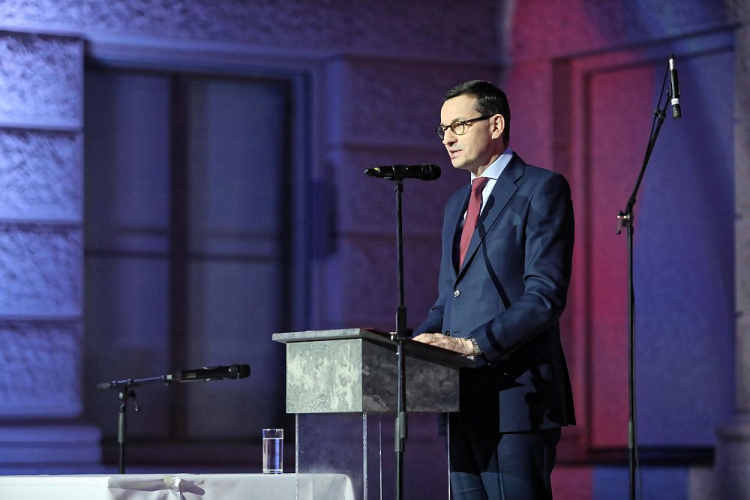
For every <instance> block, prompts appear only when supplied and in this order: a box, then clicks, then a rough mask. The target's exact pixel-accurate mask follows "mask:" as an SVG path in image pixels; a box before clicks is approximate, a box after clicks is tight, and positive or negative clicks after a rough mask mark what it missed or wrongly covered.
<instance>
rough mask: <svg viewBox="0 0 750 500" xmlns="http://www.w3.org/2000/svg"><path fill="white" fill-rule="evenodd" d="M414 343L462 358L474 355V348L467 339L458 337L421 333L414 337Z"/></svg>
mask: <svg viewBox="0 0 750 500" xmlns="http://www.w3.org/2000/svg"><path fill="white" fill-rule="evenodd" d="M414 340H415V341H416V342H422V343H423V344H430V345H434V346H437V347H442V348H443V349H448V350H449V351H453V352H457V353H459V354H462V355H464V356H473V355H474V346H473V345H472V344H471V341H470V340H469V339H463V338H459V337H448V336H447V335H443V334H442V333H421V334H419V335H417V336H416V337H414Z"/></svg>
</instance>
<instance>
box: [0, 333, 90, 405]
mask: <svg viewBox="0 0 750 500" xmlns="http://www.w3.org/2000/svg"><path fill="white" fill-rule="evenodd" d="M81 338H82V328H81V325H80V324H79V323H75V322H74V323H61V324H50V323H45V322H29V323H27V322H0V345H2V346H3V347H2V349H0V366H2V367H3V370H2V372H0V417H19V416H25V417H70V416H76V415H78V414H79V413H80V412H81V408H82V405H81V394H80V392H81V391H80V389H81V388H80V379H81V376H80V370H81V367H80V356H81ZM19 374H22V376H19Z"/></svg>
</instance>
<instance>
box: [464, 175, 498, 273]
mask: <svg viewBox="0 0 750 500" xmlns="http://www.w3.org/2000/svg"><path fill="white" fill-rule="evenodd" d="M488 180H490V179H489V177H477V178H476V179H474V180H473V181H471V196H470V197H469V209H468V210H467V211H466V220H465V221H464V229H463V231H462V232H461V243H460V245H459V254H458V255H459V259H458V268H459V269H461V266H463V265H464V258H465V257H466V251H467V250H468V249H469V243H470V242H471V236H472V235H473V234H474V230H475V229H476V228H477V222H478V221H479V212H481V211H482V190H483V189H484V185H485V184H487V181H488Z"/></svg>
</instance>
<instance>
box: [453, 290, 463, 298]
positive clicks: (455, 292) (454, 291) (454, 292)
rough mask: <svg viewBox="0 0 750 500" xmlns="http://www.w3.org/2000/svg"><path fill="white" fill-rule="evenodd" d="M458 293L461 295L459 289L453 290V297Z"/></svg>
mask: <svg viewBox="0 0 750 500" xmlns="http://www.w3.org/2000/svg"><path fill="white" fill-rule="evenodd" d="M459 295H461V290H458V289H456V290H453V296H454V297H458V296H459Z"/></svg>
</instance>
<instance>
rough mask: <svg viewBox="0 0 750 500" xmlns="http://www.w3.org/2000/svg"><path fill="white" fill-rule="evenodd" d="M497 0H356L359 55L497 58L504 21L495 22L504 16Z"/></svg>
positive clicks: (354, 20)
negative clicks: (500, 28) (462, 0)
mask: <svg viewBox="0 0 750 500" xmlns="http://www.w3.org/2000/svg"><path fill="white" fill-rule="evenodd" d="M498 4H499V2H495V1H490V0H479V1H474V2H466V3H462V4H460V6H459V5H457V4H456V2H454V1H452V0H435V1H431V2H401V1H399V0H386V1H380V2H362V1H359V2H353V11H354V15H353V16H352V24H353V27H354V29H353V30H352V35H353V41H352V48H353V49H354V50H355V51H356V52H357V53H360V54H372V53H380V54H388V53H398V54H399V55H406V56H420V55H424V54H434V55H438V56H440V57H441V58H443V59H451V60H456V61H461V62H465V61H467V60H484V61H491V60H497V59H498V58H499V55H498V51H499V47H500V44H499V42H498V40H499V35H498V32H499V25H498V24H497V23H495V22H493V21H494V20H496V19H499V16H498V14H497V9H498V8H499V7H498ZM457 11H460V14H459V13H458V12H457ZM479 26H482V27H483V28H484V29H477V27H479ZM424 83H427V82H424ZM446 90H447V89H446Z"/></svg>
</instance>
